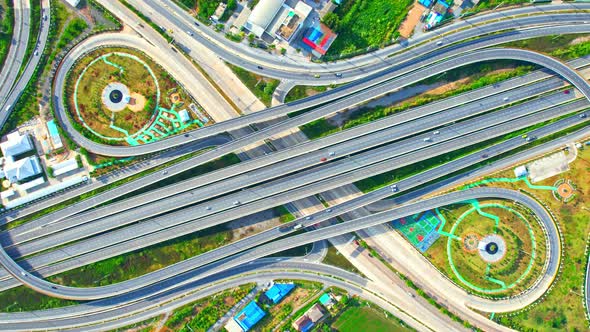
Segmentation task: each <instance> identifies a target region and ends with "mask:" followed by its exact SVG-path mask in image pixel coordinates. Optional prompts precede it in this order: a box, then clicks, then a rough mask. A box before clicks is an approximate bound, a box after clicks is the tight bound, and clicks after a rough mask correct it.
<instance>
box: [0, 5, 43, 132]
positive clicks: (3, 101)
mask: <svg viewBox="0 0 590 332" xmlns="http://www.w3.org/2000/svg"><path fill="white" fill-rule="evenodd" d="M16 2H23V3H24V4H25V5H26V6H28V5H29V2H28V1H25V0H18V1H16ZM41 10H42V11H43V14H42V15H41V16H40V17H41V22H40V27H39V35H38V36H37V37H36V38H37V43H36V47H35V48H34V49H33V51H32V53H31V57H30V58H29V60H28V62H27V65H26V67H25V69H24V71H23V73H22V75H20V77H19V78H18V81H16V84H15V85H14V87H13V88H12V89H11V90H7V91H5V90H6V89H5V87H7V86H8V85H6V86H3V85H0V86H2V88H1V89H0V127H2V126H4V124H5V123H6V120H8V117H9V116H10V113H11V111H12V109H13V108H14V105H15V104H16V102H17V101H18V99H19V98H20V96H21V94H22V93H23V92H24V90H25V88H26V86H27V85H28V84H29V81H30V80H31V78H32V77H33V74H34V73H35V70H37V65H38V64H39V61H40V60H41V55H42V54H43V51H44V50H45V46H46V45H47V38H48V36H49V24H50V22H51V3H50V1H49V0H41ZM29 11H30V10H29ZM43 15H45V16H46V19H45V20H44V19H43ZM27 19H28V20H29V21H30V13H29V15H27ZM17 22H18V21H17ZM29 24H30V22H28V23H26V26H27V31H28V30H29V29H28V26H29ZM28 35H29V34H28V33H27V36H28ZM23 42H24V46H21V47H22V54H20V55H16V56H17V58H16V59H21V62H22V61H24V60H25V59H24V55H25V51H26V48H27V43H28V37H27V38H24V40H23ZM36 52H37V53H36ZM14 62H15V63H16V62H17V61H14ZM20 64H21V63H19V66H17V67H13V68H12V70H13V71H14V72H13V74H12V79H13V80H16V78H17V74H18V72H19V69H20ZM41 69H42V68H41ZM41 69H40V70H41Z"/></svg>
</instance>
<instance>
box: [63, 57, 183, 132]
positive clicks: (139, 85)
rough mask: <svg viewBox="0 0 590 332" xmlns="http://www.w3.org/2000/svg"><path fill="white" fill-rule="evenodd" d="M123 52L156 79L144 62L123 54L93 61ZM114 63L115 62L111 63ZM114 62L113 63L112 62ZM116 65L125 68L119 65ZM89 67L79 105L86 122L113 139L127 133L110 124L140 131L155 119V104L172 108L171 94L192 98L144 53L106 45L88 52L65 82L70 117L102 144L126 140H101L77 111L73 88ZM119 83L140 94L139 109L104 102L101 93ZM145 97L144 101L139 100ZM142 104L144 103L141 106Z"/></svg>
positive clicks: (85, 74) (80, 128) (82, 80)
mask: <svg viewBox="0 0 590 332" xmlns="http://www.w3.org/2000/svg"><path fill="white" fill-rule="evenodd" d="M113 52H120V53H122V54H128V55H131V56H135V57H137V58H139V59H141V61H144V62H145V63H146V64H147V66H148V67H149V69H151V71H152V72H153V74H154V76H155V79H156V80H157V82H155V80H154V78H153V77H152V75H151V74H150V71H149V69H148V68H146V67H145V66H144V65H143V64H142V63H141V62H139V61H137V60H135V59H131V58H129V57H126V56H124V55H118V54H111V55H109V56H108V57H107V58H106V59H99V60H98V61H96V62H95V63H93V64H92V65H90V63H91V62H92V61H93V60H95V59H97V58H99V57H101V56H103V55H107V54H109V53H113ZM111 63H112V64H111ZM113 64H114V65H113ZM117 66H120V67H122V69H121V68H117ZM85 68H87V70H86V72H85V73H84V76H83V77H82V79H81V81H80V85H79V86H78V107H79V110H80V114H81V116H82V118H83V121H84V122H85V123H86V124H87V125H88V126H89V127H90V128H92V129H93V130H94V131H96V132H97V133H98V134H100V135H104V136H107V137H113V138H124V137H126V135H125V134H124V133H122V132H121V131H119V130H116V129H113V128H112V127H111V123H113V124H114V125H115V126H117V127H119V128H122V129H123V130H126V131H127V132H128V133H129V134H133V133H136V132H138V131H140V130H141V129H142V128H143V127H144V126H145V125H147V124H148V123H150V121H152V120H153V116H154V115H155V112H157V111H156V110H155V106H156V105H158V106H161V107H164V108H166V109H171V108H172V107H173V106H174V104H173V102H172V101H171V99H170V98H169V95H170V94H171V93H179V96H180V100H181V102H180V104H177V106H178V105H180V106H181V105H182V104H184V103H185V101H188V100H190V98H189V97H188V94H187V93H186V92H185V91H184V90H183V89H182V88H181V87H180V86H179V85H178V83H177V82H176V81H175V80H174V79H173V78H172V76H171V75H170V74H169V73H168V72H166V71H165V70H164V69H163V68H162V67H160V66H159V65H158V64H157V63H156V62H154V61H153V60H152V59H150V58H149V57H148V56H146V55H145V54H143V53H141V52H139V51H137V50H132V49H128V48H107V49H101V50H97V51H94V52H91V53H89V54H87V55H86V56H85V57H84V58H83V59H81V60H80V61H78V62H77V63H76V65H75V66H74V67H73V68H72V70H71V71H70V72H69V73H68V81H67V83H66V91H67V95H68V96H70V97H69V98H68V99H67V104H68V110H69V112H70V118H71V119H72V120H73V121H72V123H73V124H75V127H76V129H78V130H79V131H81V132H82V133H84V134H85V135H86V136H87V137H89V138H93V139H95V140H99V141H101V142H102V141H105V142H103V143H107V144H116V143H119V144H121V143H123V142H124V141H112V140H102V139H100V138H99V137H97V136H96V135H94V134H93V133H91V132H90V131H89V130H87V129H86V128H85V127H83V126H82V124H83V122H82V120H80V118H79V117H78V114H77V113H76V111H75V104H74V88H75V85H76V82H77V80H78V78H79V77H80V75H81V74H82V72H83V70H84V69H85ZM114 82H120V83H123V84H124V85H126V86H127V87H128V88H129V91H130V92H131V93H138V94H139V95H140V96H141V97H140V96H138V98H135V100H136V101H137V102H138V104H139V105H140V106H141V107H140V108H139V109H136V110H131V108H130V107H126V108H125V109H124V110H122V111H120V112H111V111H110V110H108V109H107V108H106V107H105V105H104V104H103V103H102V100H101V95H102V92H103V89H104V88H105V87H106V86H107V85H108V84H109V83H114ZM158 88H159V89H160V99H159V100H158V99H157V89H158ZM142 97H143V98H145V101H144V102H143V103H140V100H141V99H142ZM141 104H143V105H141Z"/></svg>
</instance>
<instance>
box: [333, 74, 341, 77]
mask: <svg viewBox="0 0 590 332" xmlns="http://www.w3.org/2000/svg"><path fill="white" fill-rule="evenodd" d="M334 75H336V77H342V74H341V73H336V74H334Z"/></svg>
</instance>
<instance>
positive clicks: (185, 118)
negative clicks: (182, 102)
mask: <svg viewBox="0 0 590 332" xmlns="http://www.w3.org/2000/svg"><path fill="white" fill-rule="evenodd" d="M178 116H179V117H180V121H182V122H189V121H190V120H191V117H190V115H188V111H187V110H186V108H185V109H182V110H180V111H179V112H178Z"/></svg>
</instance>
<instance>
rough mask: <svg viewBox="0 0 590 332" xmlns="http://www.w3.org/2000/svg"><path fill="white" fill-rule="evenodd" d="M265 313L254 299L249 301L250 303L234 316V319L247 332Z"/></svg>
mask: <svg viewBox="0 0 590 332" xmlns="http://www.w3.org/2000/svg"><path fill="white" fill-rule="evenodd" d="M265 315H266V313H265V312H264V311H263V310H262V309H260V307H259V306H258V304H256V301H252V302H250V303H248V305H247V306H246V307H244V309H242V311H240V312H238V314H237V315H236V316H235V317H234V320H235V321H236V323H238V325H240V327H241V328H242V330H244V332H246V331H248V330H250V329H251V328H252V326H254V325H255V324H256V323H258V322H259V321H260V320H261V319H262V318H263V317H264V316H265Z"/></svg>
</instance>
